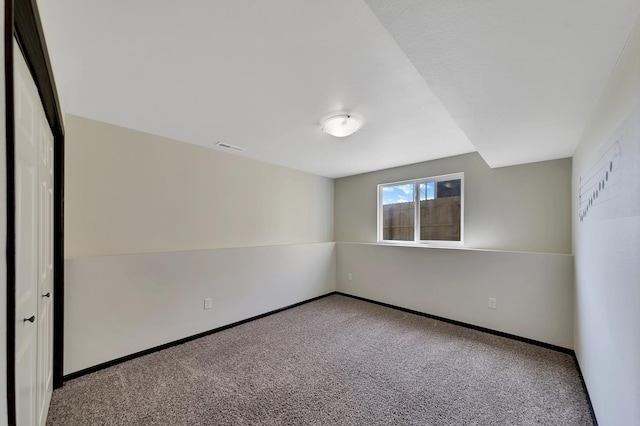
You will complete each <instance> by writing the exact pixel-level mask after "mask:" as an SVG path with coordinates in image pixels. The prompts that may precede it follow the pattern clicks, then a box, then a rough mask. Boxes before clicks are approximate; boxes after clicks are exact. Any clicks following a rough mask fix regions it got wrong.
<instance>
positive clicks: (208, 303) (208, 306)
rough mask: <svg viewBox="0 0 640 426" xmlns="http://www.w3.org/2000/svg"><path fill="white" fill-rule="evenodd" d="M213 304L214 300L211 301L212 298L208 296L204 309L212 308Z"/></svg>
mask: <svg viewBox="0 0 640 426" xmlns="http://www.w3.org/2000/svg"><path fill="white" fill-rule="evenodd" d="M212 306H213V302H212V301H211V298H210V297H209V298H207V299H204V309H211V307H212Z"/></svg>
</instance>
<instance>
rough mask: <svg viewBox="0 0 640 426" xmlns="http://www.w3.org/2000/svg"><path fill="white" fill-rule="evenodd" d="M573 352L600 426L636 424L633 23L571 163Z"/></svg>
mask: <svg viewBox="0 0 640 426" xmlns="http://www.w3.org/2000/svg"><path fill="white" fill-rule="evenodd" d="M573 166H574V167H573V197H572V199H573V213H572V216H573V250H574V255H575V274H576V293H575V339H574V340H575V351H576V355H577V357H578V360H579V362H580V367H581V369H582V373H583V375H584V379H585V382H586V385H587V388H588V390H589V395H590V396H591V401H592V403H593V407H594V410H595V413H596V416H597V418H598V421H599V423H600V424H601V425H603V426H607V425H616V426H618V425H620V426H626V425H629V426H631V425H639V424H640V24H638V25H636V28H635V30H634V32H633V33H632V34H631V37H630V38H629V40H628V41H627V45H626V47H625V49H624V51H623V52H622V54H621V56H620V58H619V60H618V63H617V65H616V67H615V69H614V70H613V73H612V75H611V77H610V79H609V82H608V83H607V86H606V88H605V90H604V91H603V94H602V96H601V98H600V100H599V103H598V105H597V107H596V109H595V111H594V114H593V116H592V118H591V120H590V122H589V123H588V125H587V127H586V129H585V131H584V133H583V136H582V139H581V142H580V144H579V146H578V149H577V150H576V152H575V154H574V157H573Z"/></svg>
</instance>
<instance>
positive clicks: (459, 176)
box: [377, 172, 464, 247]
mask: <svg viewBox="0 0 640 426" xmlns="http://www.w3.org/2000/svg"><path fill="white" fill-rule="evenodd" d="M455 179H460V241H448V240H421V239H420V191H419V190H418V188H419V185H420V184H421V183H425V184H426V183H428V182H435V183H437V182H442V181H447V180H455ZM406 184H413V185H414V190H413V203H414V206H415V208H414V214H415V219H414V236H413V241H402V240H384V239H383V238H382V237H383V235H384V234H383V229H382V228H383V225H384V221H383V217H382V214H383V205H382V190H383V188H385V187H388V186H397V185H406ZM437 187H438V186H437V185H436V188H437ZM436 191H437V189H436ZM377 234H378V235H377V241H378V242H379V243H384V244H397V245H424V246H444V247H461V246H464V173H463V172H460V173H451V174H446V175H440V176H430V177H424V178H419V179H409V180H401V181H397V182H388V183H381V184H379V185H378V233H377Z"/></svg>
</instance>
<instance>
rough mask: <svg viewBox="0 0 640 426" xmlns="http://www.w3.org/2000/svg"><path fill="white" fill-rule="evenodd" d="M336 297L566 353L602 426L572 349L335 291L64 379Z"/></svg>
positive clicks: (134, 354) (593, 413)
mask: <svg viewBox="0 0 640 426" xmlns="http://www.w3.org/2000/svg"><path fill="white" fill-rule="evenodd" d="M333 294H337V295H340V296H345V297H350V298H352V299H357V300H361V301H363V302H369V303H373V304H376V305H380V306H384V307H386V308H390V309H395V310H398V311H402V312H407V313H410V314H413V315H418V316H421V317H426V318H430V319H434V320H437V321H442V322H446V323H449V324H453V325H457V326H460V327H465V328H470V329H472V330H477V331H482V332H484V333H489V334H493V335H496V336H500V337H505V338H507V339H512V340H517V341H520V342H524V343H529V344H531V345H536V346H540V347H543V348H546V349H550V350H553V351H558V352H562V353H565V354H568V355H571V356H572V357H573V360H574V362H575V364H576V368H577V369H578V374H579V375H580V380H581V382H582V387H583V389H584V393H585V395H586V396H587V403H588V404H589V411H590V412H591V417H592V419H593V423H594V425H596V426H598V421H597V420H596V415H595V412H594V411H593V405H592V404H591V398H590V397H589V391H588V390H587V385H586V383H585V381H584V377H583V376H582V371H581V370H580V364H579V363H578V359H577V358H576V354H575V352H574V351H573V350H572V349H568V348H563V347H562V346H556V345H552V344H550V343H545V342H540V341H538V340H533V339H528V338H526V337H521V336H517V335H515V334H509V333H504V332H502V331H497V330H492V329H490V328H485V327H480V326H477V325H473V324H468V323H466V322H462V321H456V320H452V319H449V318H444V317H440V316H437V315H431V314H427V313H424V312H420V311H414V310H413V309H407V308H402V307H400V306H395V305H391V304H389V303H384V302H378V301H377V300H372V299H367V298H364V297H360V296H354V295H351V294H346V293H342V292H339V291H333V292H331V293H327V294H323V295H321V296H317V297H313V298H311V299H308V300H303V301H302V302H298V303H294V304H293V305H288V306H285V307H283V308H280V309H276V310H273V311H269V312H266V313H264V314H260V315H256V316H254V317H251V318H247V319H244V320H242V321H238V322H234V323H231V324H227V325H224V326H222V327H218V328H214V329H212V330H208V331H205V332H202V333H198V334H194V335H193V336H189V337H185V338H183V339H179V340H174V341H173V342H169V343H165V344H163V345H159V346H154V347H153V348H149V349H145V350H143V351H140V352H136V353H133V354H130V355H126V356H123V357H120V358H117V359H114V360H111V361H107V362H103V363H102V364H98V365H94V366H93V367H89V368H85V369H84V370H80V371H76V372H74V373H70V374H67V375H66V376H64V381H67V380H73V379H76V378H78V377H81V376H84V375H87V374H91V373H95V372H96V371H100V370H103V369H105V368H108V367H112V366H114V365H117V364H120V363H123V362H125V361H129V360H132V359H135V358H139V357H141V356H144V355H148V354H151V353H154V352H158V351H161V350H163V349H168V348H171V347H173V346H177V345H181V344H183V343H186V342H190V341H192V340H196V339H199V338H201V337H204V336H208V335H210V334H214V333H217V332H219V331H222V330H227V329H229V328H232V327H235V326H238V325H241V324H245V323H247V322H250V321H255V320H257V319H260V318H264V317H267V316H269V315H273V314H277V313H278V312H282V311H285V310H287V309H291V308H295V307H296V306H300V305H304V304H305V303H309V302H313V301H315V300H318V299H322V298H324V297H327V296H331V295H333Z"/></svg>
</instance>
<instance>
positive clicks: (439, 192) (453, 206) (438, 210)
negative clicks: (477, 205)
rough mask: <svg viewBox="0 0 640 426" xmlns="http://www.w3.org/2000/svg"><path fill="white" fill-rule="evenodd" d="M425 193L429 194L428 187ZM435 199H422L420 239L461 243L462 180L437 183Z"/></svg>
mask: <svg viewBox="0 0 640 426" xmlns="http://www.w3.org/2000/svg"><path fill="white" fill-rule="evenodd" d="M433 183H434V182H427V183H425V184H421V186H422V185H425V187H426V188H425V191H426V193H427V194H428V185H429V184H433ZM435 186H436V190H435V194H434V197H433V198H428V196H427V197H426V199H424V200H423V199H422V198H421V199H420V239H421V240H439V241H460V207H461V197H460V194H461V187H462V181H461V180H460V179H453V180H447V181H441V182H437V184H436V185H435Z"/></svg>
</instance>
